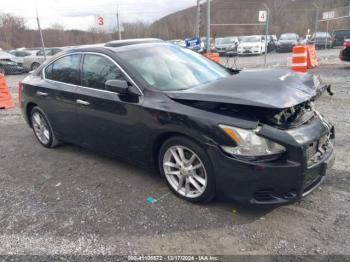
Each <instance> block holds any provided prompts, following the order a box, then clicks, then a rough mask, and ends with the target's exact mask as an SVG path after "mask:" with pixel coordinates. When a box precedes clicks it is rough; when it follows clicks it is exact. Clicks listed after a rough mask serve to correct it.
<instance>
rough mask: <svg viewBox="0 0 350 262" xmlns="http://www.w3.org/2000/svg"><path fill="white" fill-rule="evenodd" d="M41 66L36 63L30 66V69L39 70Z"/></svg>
mask: <svg viewBox="0 0 350 262" xmlns="http://www.w3.org/2000/svg"><path fill="white" fill-rule="evenodd" d="M39 66H40V64H39V63H37V62H34V63H33V64H32V65H31V66H30V69H31V70H32V71H34V70H35V69H37V68H38V67H39Z"/></svg>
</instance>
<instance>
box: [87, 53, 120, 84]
mask: <svg viewBox="0 0 350 262" xmlns="http://www.w3.org/2000/svg"><path fill="white" fill-rule="evenodd" d="M116 79H119V80H123V79H125V78H124V75H123V73H122V72H121V71H120V70H119V68H118V67H117V66H116V65H115V64H114V63H113V62H112V61H111V60H110V59H108V58H106V57H103V56H100V55H92V54H86V55H85V57H84V62H83V72H82V76H81V84H82V86H86V87H91V88H96V89H104V88H105V82H106V81H107V80H116Z"/></svg>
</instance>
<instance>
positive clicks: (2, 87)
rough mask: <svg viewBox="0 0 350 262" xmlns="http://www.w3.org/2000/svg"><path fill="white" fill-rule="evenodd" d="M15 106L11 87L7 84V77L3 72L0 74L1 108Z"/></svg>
mask: <svg viewBox="0 0 350 262" xmlns="http://www.w3.org/2000/svg"><path fill="white" fill-rule="evenodd" d="M13 107H15V102H14V101H13V99H12V96H11V93H10V89H9V88H8V86H7V84H6V79H5V76H4V75H3V74H0V109H7V108H13Z"/></svg>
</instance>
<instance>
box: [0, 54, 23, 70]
mask: <svg viewBox="0 0 350 262" xmlns="http://www.w3.org/2000/svg"><path fill="white" fill-rule="evenodd" d="M24 72H25V69H24V68H23V67H22V66H21V65H20V64H19V63H17V62H16V57H15V56H13V55H11V54H9V53H8V52H5V51H0V74H4V75H10V74H22V73H24Z"/></svg>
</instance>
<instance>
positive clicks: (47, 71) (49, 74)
mask: <svg viewBox="0 0 350 262" xmlns="http://www.w3.org/2000/svg"><path fill="white" fill-rule="evenodd" d="M52 67H53V64H51V65H49V66H48V67H46V69H45V78H47V79H52Z"/></svg>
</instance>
